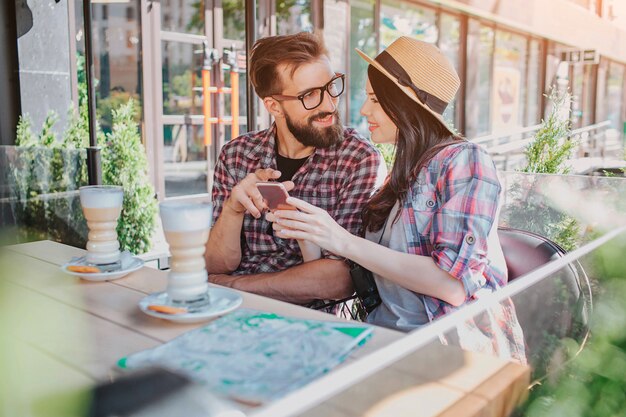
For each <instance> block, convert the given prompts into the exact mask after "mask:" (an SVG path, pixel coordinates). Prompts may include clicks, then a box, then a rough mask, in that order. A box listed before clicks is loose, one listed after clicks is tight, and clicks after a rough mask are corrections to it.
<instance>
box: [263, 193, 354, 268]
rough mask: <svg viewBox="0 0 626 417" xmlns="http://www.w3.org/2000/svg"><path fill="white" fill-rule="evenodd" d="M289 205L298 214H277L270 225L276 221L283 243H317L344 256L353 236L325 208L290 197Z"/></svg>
mask: <svg viewBox="0 0 626 417" xmlns="http://www.w3.org/2000/svg"><path fill="white" fill-rule="evenodd" d="M287 203H288V204H290V205H292V206H294V207H296V208H297V209H298V210H299V211H296V210H276V211H275V212H274V213H273V216H272V219H273V220H270V221H275V225H274V230H275V231H276V235H277V236H278V237H280V238H283V239H298V240H307V241H309V242H313V243H315V244H316V245H318V246H319V247H321V248H324V249H326V250H328V251H330V252H333V253H334V254H336V255H340V256H344V251H345V248H346V246H347V244H348V241H349V239H350V237H351V236H352V235H351V234H350V233H349V232H348V231H347V230H345V229H344V228H342V227H341V226H339V225H338V224H337V222H335V221H334V220H333V218H332V217H330V215H329V214H328V213H327V212H326V211H325V210H322V209H321V208H318V207H315V206H313V205H311V204H309V203H307V202H305V201H302V200H300V199H297V198H294V197H289V198H288V199H287Z"/></svg>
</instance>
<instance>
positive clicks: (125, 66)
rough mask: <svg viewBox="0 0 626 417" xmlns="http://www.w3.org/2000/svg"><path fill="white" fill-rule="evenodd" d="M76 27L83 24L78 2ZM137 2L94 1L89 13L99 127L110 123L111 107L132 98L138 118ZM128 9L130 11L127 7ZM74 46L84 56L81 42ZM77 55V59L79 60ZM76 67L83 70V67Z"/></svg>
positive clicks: (138, 49)
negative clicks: (104, 2)
mask: <svg viewBox="0 0 626 417" xmlns="http://www.w3.org/2000/svg"><path fill="white" fill-rule="evenodd" d="M78 3H79V2H77V3H76V5H77V6H78V7H77V9H78V10H77V12H76V13H77V16H78V14H79V13H80V17H79V25H78V26H79V27H82V6H79V5H78ZM138 4H139V2H136V1H135V2H129V3H120V4H115V3H112V4H94V5H93V6H92V7H93V9H92V10H93V13H92V36H93V37H92V45H93V57H94V70H95V77H96V80H97V81H96V107H97V111H98V116H99V119H98V121H99V123H100V126H101V127H102V130H103V131H105V132H110V131H111V128H112V127H113V120H112V119H113V114H112V111H113V110H114V109H117V108H118V107H119V106H120V105H121V104H125V103H126V102H127V101H128V100H129V99H131V98H132V99H133V100H134V101H135V103H136V104H137V107H138V109H139V111H138V112H137V114H136V119H137V123H139V121H140V120H141V115H142V113H141V83H140V81H139V80H140V79H141V76H140V73H139V69H140V67H141V50H140V33H141V31H140V28H139V20H138V19H136V18H135V16H139V5H138ZM129 10H130V11H129ZM77 49H78V51H79V54H80V55H81V56H84V44H83V42H78V43H77ZM82 61H83V60H82V58H80V62H82ZM79 71H83V69H82V68H80V69H79Z"/></svg>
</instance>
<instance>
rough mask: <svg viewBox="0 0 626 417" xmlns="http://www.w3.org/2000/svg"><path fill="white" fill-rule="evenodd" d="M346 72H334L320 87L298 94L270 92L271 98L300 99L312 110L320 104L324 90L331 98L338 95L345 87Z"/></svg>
mask: <svg viewBox="0 0 626 417" xmlns="http://www.w3.org/2000/svg"><path fill="white" fill-rule="evenodd" d="M345 78H346V74H341V73H339V72H337V73H335V76H334V77H333V79H332V80H330V81H329V82H327V83H326V85H323V86H321V87H315V88H310V89H308V90H307V91H305V92H304V93H302V94H300V95H299V96H286V95H283V94H272V96H271V97H272V98H273V99H275V100H278V101H285V100H300V102H301V103H302V105H303V106H304V108H305V109H307V110H313V109H315V108H317V107H319V106H320V104H322V101H324V91H326V92H328V95H329V96H331V97H332V98H337V97H339V96H340V95H341V94H342V93H343V90H344V88H345Z"/></svg>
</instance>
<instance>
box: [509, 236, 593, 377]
mask: <svg viewBox="0 0 626 417" xmlns="http://www.w3.org/2000/svg"><path fill="white" fill-rule="evenodd" d="M498 236H499V238H500V243H501V245H502V251H503V252H504V258H505V261H506V265H507V268H508V270H509V282H510V281H513V280H516V279H518V278H519V277H521V276H522V275H524V274H526V273H528V272H531V271H533V270H535V269H537V268H538V267H540V266H542V265H544V264H546V263H548V262H552V261H554V260H557V259H559V258H561V257H563V256H564V254H565V253H566V251H565V250H564V249H563V248H562V247H561V246H559V245H558V244H556V243H555V242H553V241H551V240H550V239H548V238H545V237H543V236H540V235H538V234H536V233H532V232H528V231H525V230H519V229H512V228H506V227H500V228H499V229H498ZM513 302H514V304H515V308H516V313H517V318H518V320H519V322H520V325H521V327H522V330H523V331H524V339H525V341H526V350H527V352H526V354H527V356H528V361H529V363H530V364H531V366H532V367H533V369H534V374H535V377H536V378H542V377H543V376H545V375H546V374H548V373H549V372H550V370H551V367H552V366H554V363H553V362H554V361H553V357H554V354H555V352H556V351H557V350H558V348H559V345H560V340H561V339H563V338H572V339H574V340H576V341H577V342H579V343H580V344H581V346H583V345H584V342H585V341H586V339H587V337H588V334H589V316H590V313H591V308H592V293H591V285H590V283H589V278H588V277H587V274H586V273H585V271H584V269H583V268H582V266H581V265H580V263H579V262H578V261H575V262H572V263H570V264H568V265H567V266H566V267H565V268H562V269H561V270H559V271H558V272H556V273H555V274H553V275H552V276H550V277H548V278H546V279H544V280H543V281H541V282H539V283H537V284H536V285H534V286H533V287H531V288H530V289H528V290H526V291H523V292H521V293H520V294H518V295H516V296H514V297H513Z"/></svg>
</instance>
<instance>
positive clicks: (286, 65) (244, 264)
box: [206, 33, 382, 304]
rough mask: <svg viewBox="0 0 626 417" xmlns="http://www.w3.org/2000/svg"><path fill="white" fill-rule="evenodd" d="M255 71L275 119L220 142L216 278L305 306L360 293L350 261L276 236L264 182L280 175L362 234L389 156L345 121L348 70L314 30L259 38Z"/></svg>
mask: <svg viewBox="0 0 626 417" xmlns="http://www.w3.org/2000/svg"><path fill="white" fill-rule="evenodd" d="M249 74H250V78H251V81H252V84H253V85H254V88H255V91H256V93H257V94H258V95H259V97H261V99H262V100H263V104H264V105H265V108H266V109H267V111H268V112H269V113H270V114H271V115H272V116H273V117H274V120H275V123H274V124H273V125H272V126H271V127H270V128H269V129H267V130H263V131H259V132H250V133H247V134H245V135H243V136H240V137H238V138H236V139H233V140H232V141H230V142H228V143H227V144H226V145H224V147H223V148H222V151H221V154H220V157H219V161H218V163H217V165H216V168H215V179H214V183H213V205H214V207H213V219H214V226H213V228H212V229H211V233H210V236H209V241H208V243H207V251H206V260H207V269H208V271H209V274H210V276H209V280H210V281H211V282H214V283H216V284H220V285H225V286H230V287H233V288H236V289H240V290H243V291H248V292H253V293H257V294H261V295H265V296H268V297H272V298H277V299H280V300H283V301H289V302H293V303H298V304H308V303H311V302H313V301H316V300H338V299H342V298H345V297H347V296H349V295H351V294H352V292H353V288H352V283H351V280H350V274H349V268H348V265H347V264H346V263H345V261H344V260H343V259H341V258H339V257H337V256H334V255H333V254H332V253H328V252H325V251H321V252H320V250H319V248H317V247H314V246H313V247H312V246H311V244H309V243H307V242H304V241H303V242H296V241H294V240H283V239H280V238H278V237H275V236H274V233H273V229H272V223H270V222H268V221H267V220H266V218H265V216H264V214H263V213H264V210H265V209H266V206H265V203H264V201H263V198H262V196H261V194H260V193H259V191H258V189H257V187H256V183H257V182H259V181H273V180H276V181H280V182H282V183H283V184H284V185H285V187H286V188H287V190H288V191H289V192H290V195H292V196H294V197H298V198H301V199H303V200H305V201H308V202H309V203H311V204H314V205H316V206H318V207H323V208H324V209H325V210H327V211H328V212H329V213H331V214H332V215H333V218H334V219H335V220H336V221H337V222H338V223H339V224H341V225H342V226H343V227H344V228H346V229H347V230H349V231H350V232H351V233H360V232H361V210H362V208H363V207H364V205H365V203H366V202H367V201H368V200H369V197H370V195H371V192H372V191H373V188H374V186H375V183H376V177H377V170H378V168H379V165H380V164H381V160H382V158H381V157H380V154H379V153H378V152H377V151H376V150H375V149H374V148H373V146H371V144H370V143H369V142H368V141H367V140H365V139H363V138H362V137H360V136H359V135H358V134H357V132H356V131H355V130H353V129H344V128H343V127H342V126H341V123H340V121H339V115H338V112H337V103H338V100H339V96H340V95H341V94H342V93H343V91H344V84H345V75H344V74H339V73H335V72H333V71H332V69H331V66H330V61H329V59H328V52H327V51H326V49H325V47H324V45H323V43H322V42H321V41H320V39H318V38H317V37H316V36H315V35H312V34H310V33H298V34H295V35H286V36H274V37H267V38H263V39H260V40H259V41H257V42H256V43H255V45H254V47H253V49H252V54H251V57H250V62H249ZM303 255H304V256H303Z"/></svg>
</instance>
